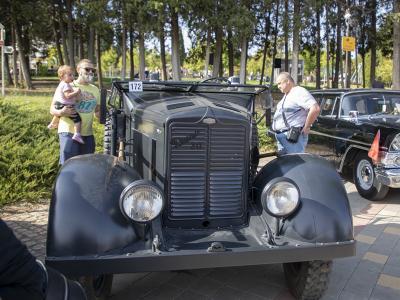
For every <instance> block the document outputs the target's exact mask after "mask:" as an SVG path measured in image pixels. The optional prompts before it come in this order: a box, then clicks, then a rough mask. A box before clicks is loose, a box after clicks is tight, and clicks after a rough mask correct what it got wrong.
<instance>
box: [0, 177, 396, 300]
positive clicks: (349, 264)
mask: <svg viewBox="0 0 400 300" xmlns="http://www.w3.org/2000/svg"><path fill="white" fill-rule="evenodd" d="M345 186H346V189H347V191H348V195H349V198H350V202H351V206H352V211H353V222H354V232H355V238H356V240H357V254H356V256H354V257H348V258H343V259H338V260H335V261H334V263H333V270H332V274H331V278H330V284H329V288H328V290H327V292H326V294H325V295H324V297H323V299H324V300H330V299H346V300H347V299H357V300H358V299H370V300H377V299H384V300H392V299H393V300H394V299H396V300H398V299H400V191H391V192H390V193H389V196H388V197H387V199H386V200H385V201H384V202H369V201H367V200H365V199H362V198H361V197H359V196H358V194H357V193H356V192H355V188H354V186H353V185H351V184H349V183H346V185H345ZM47 216H48V202H47V201H42V202H39V203H35V204H29V203H20V204H16V205H9V206H6V207H3V208H2V209H1V211H0V217H1V218H2V219H3V220H5V221H6V222H7V223H8V225H9V226H10V227H11V228H12V229H13V230H14V232H15V234H16V235H17V237H18V238H20V239H21V240H22V241H23V242H24V243H25V244H26V245H27V246H28V248H29V249H30V250H31V252H32V253H33V254H34V255H35V256H36V257H38V258H39V259H41V260H43V259H44V255H45V239H46V229H47ZM132 297H136V298H141V299H153V300H154V299H189V298H190V299H191V300H195V299H246V300H249V299H277V300H278V299H279V300H281V299H293V298H292V296H291V295H290V294H289V292H288V290H287V287H286V283H285V280H284V275H283V271H282V268H281V266H280V265H279V264H275V265H266V266H250V267H240V268H222V269H205V270H188V271H181V272H154V273H143V274H142V273H141V274H123V275H116V276H115V278H114V284H113V292H112V295H111V298H110V299H130V298H132Z"/></svg>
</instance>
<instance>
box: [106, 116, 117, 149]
mask: <svg viewBox="0 0 400 300" xmlns="http://www.w3.org/2000/svg"><path fill="white" fill-rule="evenodd" d="M113 123H114V120H113V117H112V112H109V113H107V117H106V122H105V124H104V138H103V153H104V154H109V155H114V156H117V153H118V151H115V152H114V153H111V152H112V151H111V149H112V148H114V149H116V148H117V146H118V145H117V141H116V140H115V139H116V128H114V126H115V125H114V126H113Z"/></svg>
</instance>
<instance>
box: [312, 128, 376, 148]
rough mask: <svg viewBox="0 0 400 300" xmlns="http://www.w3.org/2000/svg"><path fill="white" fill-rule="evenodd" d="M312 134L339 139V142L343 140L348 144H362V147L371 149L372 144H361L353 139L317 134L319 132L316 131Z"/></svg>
mask: <svg viewBox="0 0 400 300" xmlns="http://www.w3.org/2000/svg"><path fill="white" fill-rule="evenodd" d="M311 133H313V134H315V135H321V136H326V137H330V138H334V139H337V140H342V141H346V142H352V143H355V144H360V145H363V146H368V147H371V144H369V143H364V142H360V141H357V140H352V139H348V138H342V137H338V136H335V135H331V134H326V133H321V132H317V131H314V130H311Z"/></svg>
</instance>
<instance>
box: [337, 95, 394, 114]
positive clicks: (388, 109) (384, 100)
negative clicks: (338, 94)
mask: <svg viewBox="0 0 400 300" xmlns="http://www.w3.org/2000/svg"><path fill="white" fill-rule="evenodd" d="M380 114H392V115H399V114H400V92H399V93H365V94H350V95H347V96H345V97H344V98H343V101H342V105H341V109H340V115H341V116H342V117H344V118H346V117H353V116H354V115H357V116H371V115H380Z"/></svg>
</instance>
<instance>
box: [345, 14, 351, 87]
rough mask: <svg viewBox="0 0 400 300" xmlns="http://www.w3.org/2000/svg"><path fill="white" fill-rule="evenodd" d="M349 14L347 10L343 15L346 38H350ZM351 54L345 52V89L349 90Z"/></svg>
mask: <svg viewBox="0 0 400 300" xmlns="http://www.w3.org/2000/svg"><path fill="white" fill-rule="evenodd" d="M351 18H352V16H351V12H350V9H349V8H347V9H346V12H345V14H344V21H345V22H346V36H350V25H351V21H352V20H351ZM350 55H351V52H350V51H346V88H350V76H351V57H350Z"/></svg>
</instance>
